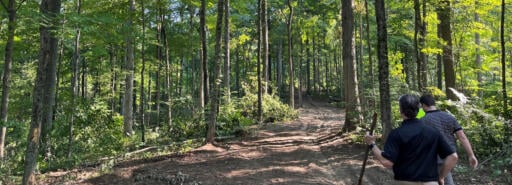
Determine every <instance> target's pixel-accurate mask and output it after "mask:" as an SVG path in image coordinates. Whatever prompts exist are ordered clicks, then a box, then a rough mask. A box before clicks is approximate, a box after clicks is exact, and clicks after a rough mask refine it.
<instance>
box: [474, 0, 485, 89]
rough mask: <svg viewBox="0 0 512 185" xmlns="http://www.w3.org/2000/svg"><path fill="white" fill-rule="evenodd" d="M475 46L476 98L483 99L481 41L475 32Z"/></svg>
mask: <svg viewBox="0 0 512 185" xmlns="http://www.w3.org/2000/svg"><path fill="white" fill-rule="evenodd" d="M478 4H479V3H478V0H475V14H474V16H475V22H476V23H480V15H479V14H478V12H477V10H478V8H479V7H478V6H479V5H478ZM475 45H476V49H475V64H476V68H477V72H476V80H477V82H478V97H480V98H483V94H484V93H483V92H484V91H483V90H482V89H481V88H482V85H483V84H482V83H483V75H482V55H481V54H480V47H481V46H480V45H481V41H480V33H479V32H478V31H477V32H475Z"/></svg>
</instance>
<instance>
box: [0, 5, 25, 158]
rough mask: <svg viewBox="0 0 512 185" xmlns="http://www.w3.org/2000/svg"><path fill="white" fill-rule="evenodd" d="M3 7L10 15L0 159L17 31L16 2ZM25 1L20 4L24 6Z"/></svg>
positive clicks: (0, 115) (1, 149) (5, 58)
mask: <svg viewBox="0 0 512 185" xmlns="http://www.w3.org/2000/svg"><path fill="white" fill-rule="evenodd" d="M0 2H1V3H2V7H3V8H4V9H5V10H6V11H7V13H8V19H9V21H8V22H7V43H6V44H5V55H4V71H3V76H2V104H1V105H0V107H1V108H0V109H1V110H0V121H1V122H2V128H1V130H0V159H3V158H4V145H5V134H6V132H7V127H6V124H7V109H8V106H9V91H10V87H11V68H12V56H13V50H14V32H15V30H16V12H17V8H16V7H15V6H16V0H9V2H8V4H7V5H5V3H4V1H0ZM23 2H24V0H23V1H22V2H21V3H20V5H21V4H23Z"/></svg>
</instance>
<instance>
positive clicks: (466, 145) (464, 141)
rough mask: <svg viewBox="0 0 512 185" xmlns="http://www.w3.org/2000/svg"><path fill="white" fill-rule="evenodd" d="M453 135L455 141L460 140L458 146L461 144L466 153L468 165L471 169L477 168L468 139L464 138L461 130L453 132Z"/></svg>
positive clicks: (476, 161) (464, 135)
mask: <svg viewBox="0 0 512 185" xmlns="http://www.w3.org/2000/svg"><path fill="white" fill-rule="evenodd" d="M455 135H456V136H457V139H459V140H460V144H462V147H463V148H464V150H466V153H467V154H468V157H469V165H470V166H471V167H472V168H476V167H477V166H478V160H477V159H476V157H475V154H474V153H473V149H472V148H471V143H470V142H469V140H468V138H467V137H466V134H464V131H463V130H459V131H457V132H455Z"/></svg>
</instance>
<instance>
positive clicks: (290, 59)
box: [286, 0, 295, 108]
mask: <svg viewBox="0 0 512 185" xmlns="http://www.w3.org/2000/svg"><path fill="white" fill-rule="evenodd" d="M288 8H289V10H290V13H289V14H288V21H287V24H286V25H287V28H288V78H289V83H290V84H289V88H290V89H289V91H290V92H289V93H290V101H289V102H288V103H289V105H290V107H292V108H293V107H295V101H294V100H295V93H294V92H293V91H294V75H293V74H294V71H293V54H292V52H293V43H292V23H293V6H292V3H291V0H288Z"/></svg>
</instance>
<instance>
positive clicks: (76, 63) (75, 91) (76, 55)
mask: <svg viewBox="0 0 512 185" xmlns="http://www.w3.org/2000/svg"><path fill="white" fill-rule="evenodd" d="M76 3H77V4H76V9H77V10H76V12H77V14H78V15H80V14H81V4H82V1H81V0H77V2H76ZM80 36H81V35H80V28H76V35H75V48H74V49H75V51H74V55H73V61H72V64H71V69H72V70H73V77H72V79H71V91H72V92H71V93H72V98H71V101H72V102H73V103H72V104H73V105H76V98H77V97H78V84H77V81H78V71H79V70H78V67H79V66H80V58H81V56H80ZM72 109H73V112H71V120H70V122H69V136H68V152H67V155H68V159H70V158H71V152H72V147H73V125H74V123H75V111H76V109H75V107H73V108H72Z"/></svg>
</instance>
